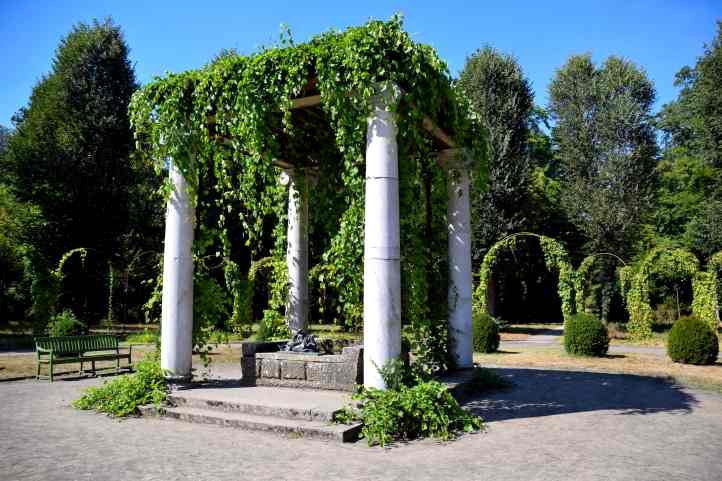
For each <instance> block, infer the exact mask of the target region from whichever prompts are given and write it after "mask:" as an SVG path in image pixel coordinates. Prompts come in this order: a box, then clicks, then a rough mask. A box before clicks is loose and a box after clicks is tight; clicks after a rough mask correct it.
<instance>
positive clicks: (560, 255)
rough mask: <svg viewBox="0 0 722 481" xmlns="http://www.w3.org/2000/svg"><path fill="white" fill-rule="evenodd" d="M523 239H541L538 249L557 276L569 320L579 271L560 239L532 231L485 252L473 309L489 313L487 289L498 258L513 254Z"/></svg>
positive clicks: (500, 243) (563, 312)
mask: <svg viewBox="0 0 722 481" xmlns="http://www.w3.org/2000/svg"><path fill="white" fill-rule="evenodd" d="M520 236H531V237H536V238H537V239H539V247H540V248H541V250H542V254H543V256H544V263H545V265H546V268H547V269H548V270H549V271H550V272H554V273H556V274H557V275H558V281H557V291H558V293H559V298H560V299H561V301H562V314H563V315H564V320H565V321H566V320H567V319H568V318H569V317H570V316H571V315H572V314H574V313H575V312H576V307H575V296H574V292H575V286H576V285H577V280H576V272H575V271H574V269H573V268H572V266H571V263H570V262H569V255H568V254H567V251H566V249H564V246H562V245H561V244H560V243H559V242H558V241H557V240H555V239H552V238H551V237H546V236H543V235H538V234H533V233H530V232H519V233H516V234H512V235H510V236H508V237H505V238H504V239H502V240H500V241H499V242H497V243H496V244H494V245H493V246H491V249H489V251H488V252H487V253H486V255H485V256H484V259H483V260H482V262H481V268H480V269H479V284H478V285H477V287H476V289H475V290H474V309H475V310H476V311H477V312H487V311H488V304H487V303H488V299H487V289H488V286H489V281H490V279H491V274H492V271H493V269H494V267H496V263H497V258H498V257H499V255H500V254H501V253H502V252H504V251H514V250H515V249H516V248H517V241H518V238H519V237H520Z"/></svg>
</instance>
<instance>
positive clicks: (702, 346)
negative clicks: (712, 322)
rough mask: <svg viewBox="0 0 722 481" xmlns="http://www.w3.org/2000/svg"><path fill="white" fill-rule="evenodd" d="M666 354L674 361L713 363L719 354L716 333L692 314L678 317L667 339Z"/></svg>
mask: <svg viewBox="0 0 722 481" xmlns="http://www.w3.org/2000/svg"><path fill="white" fill-rule="evenodd" d="M667 354H669V357H670V358H671V359H672V360H673V361H674V362H681V363H684V364H714V363H715V361H716V360H717V355H718V354H719V340H718V339H717V334H716V333H715V332H714V331H712V329H710V328H709V325H708V324H706V323H705V322H703V321H701V320H700V319H697V318H696V317H692V316H685V317H680V318H679V319H677V321H676V322H675V323H674V326H672V330H671V331H670V333H669V338H668V339H667Z"/></svg>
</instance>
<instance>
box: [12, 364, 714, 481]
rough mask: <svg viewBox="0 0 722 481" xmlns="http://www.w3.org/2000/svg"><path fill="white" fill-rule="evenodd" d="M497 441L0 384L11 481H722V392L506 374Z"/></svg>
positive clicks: (496, 417) (495, 417)
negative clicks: (246, 423)
mask: <svg viewBox="0 0 722 481" xmlns="http://www.w3.org/2000/svg"><path fill="white" fill-rule="evenodd" d="M497 371H498V372H499V373H501V374H502V375H504V376H507V377H508V378H509V379H511V380H512V381H513V382H514V387H513V388H512V389H510V390H508V391H503V392H497V393H495V394H494V395H492V396H490V397H488V398H486V399H482V398H479V399H475V400H471V401H470V402H469V407H470V408H471V409H472V410H474V411H475V412H477V413H479V414H481V415H482V416H484V417H485V418H486V419H487V420H488V421H489V422H488V424H487V426H488V429H487V431H486V432H485V433H482V434H474V435H465V436H462V437H461V438H460V439H458V440H457V441H454V442H450V443H437V442H434V441H429V440H426V441H422V442H414V443H409V444H404V445H401V446H397V447H394V448H392V449H379V448H368V447H366V445H365V443H363V442H359V443H356V444H353V445H341V444H335V443H327V442H323V441H314V440H308V439H292V438H285V437H281V436H277V435H273V434H266V433H257V432H246V431H240V430H232V429H227V428H221V427H216V426H204V425H193V424H185V423H180V422H175V421H168V420H153V419H129V420H125V421H116V420H113V419H110V418H108V417H106V416H103V415H98V414H94V413H89V412H80V411H76V410H74V409H72V408H71V407H70V406H69V404H70V402H71V400H73V399H75V398H77V397H78V395H79V393H80V392H81V390H82V388H84V387H86V386H89V385H94V384H98V383H99V382H100V381H99V380H94V379H85V380H79V381H71V380H68V381H59V382H56V383H54V384H52V385H51V384H49V383H38V382H35V381H20V382H9V383H0V406H2V409H0V427H2V436H0V452H2V453H3V455H2V456H0V479H3V480H5V479H7V480H43V479H54V480H59V481H60V480H106V479H107V480H132V481H141V480H186V479H187V480H206V479H208V480H211V479H212V480H226V479H228V480H231V479H232V480H238V479H252V480H276V481H277V480H284V479H299V478H301V479H309V480H314V479H318V480H321V479H323V480H325V479H344V480H361V479H379V480H384V481H391V480H408V479H413V480H414V481H421V480H426V479H429V480H436V481H443V480H447V479H458V480H466V479H469V480H481V479H494V480H497V481H504V480H517V479H518V480H522V479H523V480H550V481H551V480H553V481H561V480H576V481H587V480H605V481H607V480H633V481H645V480H654V481H657V480H665V481H674V480H694V481H706V480H709V481H719V480H720V479H722V462H721V461H720V460H721V459H722V396H720V395H717V394H713V393H708V392H702V391H695V390H689V389H682V388H679V387H676V386H672V385H670V384H667V383H665V382H662V381H659V380H657V379H650V378H644V377H637V376H628V375H614V374H596V373H581V372H571V371H545V370H534V369H511V368H508V369H497Z"/></svg>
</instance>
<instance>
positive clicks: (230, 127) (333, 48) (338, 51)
mask: <svg viewBox="0 0 722 481" xmlns="http://www.w3.org/2000/svg"><path fill="white" fill-rule="evenodd" d="M382 82H392V83H394V84H395V85H397V86H398V87H399V88H400V89H401V91H402V92H403V95H402V98H401V102H400V104H399V105H398V112H399V115H400V116H404V117H407V118H408V119H409V123H410V124H411V123H413V124H414V125H417V126H418V127H419V130H420V131H422V132H425V134H426V136H427V138H428V139H429V140H430V142H431V143H432V150H436V151H441V150H444V149H449V148H453V147H456V145H457V144H461V143H462V142H463V143H464V144H465V145H469V144H470V142H468V141H463V138H464V137H465V136H468V135H469V133H470V132H471V131H473V130H474V129H473V127H471V122H470V120H469V115H468V112H467V107H466V104H465V103H464V102H463V101H462V102H460V101H459V99H457V98H456V95H455V94H454V91H453V89H452V87H451V78H450V75H449V73H448V68H447V66H446V64H445V63H444V62H443V61H441V60H440V59H439V58H438V56H437V55H436V52H435V51H434V50H433V49H432V48H431V47H429V46H426V45H421V44H417V43H415V42H413V41H412V40H411V39H410V37H409V36H408V34H406V32H404V31H403V28H402V25H401V22H400V21H399V20H398V19H393V20H391V21H389V22H380V21H372V22H369V23H368V24H366V25H364V26H361V27H354V28H350V29H348V30H346V31H344V32H337V31H332V32H328V33H325V34H322V35H319V36H317V37H314V38H313V39H311V40H310V41H309V42H307V43H303V44H298V45H294V44H292V43H291V42H287V43H286V44H285V45H282V46H279V47H275V48H271V49H267V50H263V51H261V52H259V53H256V54H254V55H250V56H241V55H238V54H235V53H230V54H224V55H221V56H220V57H219V58H217V59H215V60H214V61H212V62H211V63H209V64H207V65H206V66H204V67H203V68H201V69H197V70H190V71H187V72H183V73H180V74H168V75H167V76H166V77H165V78H157V79H155V80H154V81H153V82H151V83H150V84H148V85H146V86H145V87H144V88H143V89H142V90H141V91H140V92H139V93H138V94H136V96H134V100H133V104H132V106H131V112H132V114H133V115H132V117H133V123H134V127H135V128H136V133H137V134H139V135H138V138H139V140H141V141H147V140H148V135H144V134H148V133H152V135H151V137H153V139H152V140H151V142H154V143H155V144H156V146H157V145H158V144H159V143H160V142H159V140H160V138H161V137H163V138H166V139H167V138H172V137H174V136H175V137H178V136H183V135H193V134H199V136H201V137H204V138H205V139H207V140H208V141H209V142H214V141H215V142H217V143H218V144H219V145H232V146H233V147H234V148H235V149H237V150H242V151H246V152H247V153H249V154H252V153H253V152H256V153H258V154H260V155H268V151H270V152H271V153H270V155H268V157H269V158H274V159H278V158H283V159H285V160H286V161H287V162H290V163H294V164H297V163H299V162H301V163H307V162H308V161H307V160H304V159H307V157H308V156H307V155H305V154H304V156H303V158H299V157H297V154H298V152H301V151H305V150H307V149H304V148H299V146H303V147H308V146H310V145H322V144H324V145H328V144H331V145H333V144H334V143H335V142H334V134H335V130H336V128H335V127H336V126H335V124H334V123H335V122H338V119H339V110H340V109H343V110H345V111H349V110H355V111H356V112H355V113H354V114H353V115H357V116H358V117H359V119H361V120H362V117H363V116H364V115H365V113H366V112H365V111H364V109H365V108H368V107H367V106H368V100H369V98H370V97H371V96H372V95H373V94H374V88H375V86H376V85H378V84H379V83H382ZM358 123H359V124H360V123H361V121H359V122H358ZM258 126H261V128H262V129H263V128H266V127H268V129H269V130H270V131H266V132H262V133H259V132H251V131H252V130H253V129H254V128H257V127H258ZM189 127H190V129H189ZM470 127H471V128H470ZM169 130H170V132H169ZM184 130H185V131H186V132H185V133H184ZM188 130H190V133H189V132H188ZM254 137H255V138H254ZM480 137H481V136H479V138H480ZM459 139H462V142H459ZM254 144H255V145H254ZM311 163H313V162H312V161H311Z"/></svg>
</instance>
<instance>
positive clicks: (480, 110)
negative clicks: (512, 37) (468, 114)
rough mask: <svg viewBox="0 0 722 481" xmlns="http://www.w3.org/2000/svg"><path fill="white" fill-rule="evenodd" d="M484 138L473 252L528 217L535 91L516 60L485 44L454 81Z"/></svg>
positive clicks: (477, 253) (523, 225)
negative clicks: (484, 167)
mask: <svg viewBox="0 0 722 481" xmlns="http://www.w3.org/2000/svg"><path fill="white" fill-rule="evenodd" d="M457 85H458V88H459V89H460V91H461V92H462V95H465V96H467V97H468V99H469V100H470V102H471V105H472V108H473V110H474V112H475V113H476V114H477V115H478V116H479V119H480V120H481V122H482V125H483V126H484V128H485V130H486V132H487V138H488V146H489V189H488V191H487V192H486V193H485V194H484V195H482V196H481V197H479V198H476V199H473V200H472V202H473V204H472V219H473V222H474V231H475V232H474V234H475V235H474V238H475V244H476V245H475V248H474V255H475V257H477V258H478V257H479V256H481V255H483V252H484V250H485V249H486V248H488V247H489V245H490V244H492V243H493V242H494V241H496V240H498V239H499V238H500V237H501V236H503V235H504V234H508V233H511V232H516V231H519V230H524V229H526V228H527V226H528V225H529V222H530V212H529V181H530V173H531V167H530V161H529V155H528V148H527V140H528V137H529V124H530V118H531V114H532V109H533V106H534V93H533V92H532V89H531V85H530V83H529V80H528V79H527V78H526V76H525V75H524V72H523V71H522V69H521V66H520V65H519V63H518V62H517V60H516V59H515V58H514V57H513V56H511V55H507V54H504V53H501V52H499V51H498V50H496V49H494V48H492V47H489V46H486V47H484V48H482V49H480V50H478V51H476V52H475V53H474V54H473V55H471V57H469V58H468V59H467V61H466V66H465V67H464V70H463V71H462V72H461V74H460V76H459V80H458V83H457Z"/></svg>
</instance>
